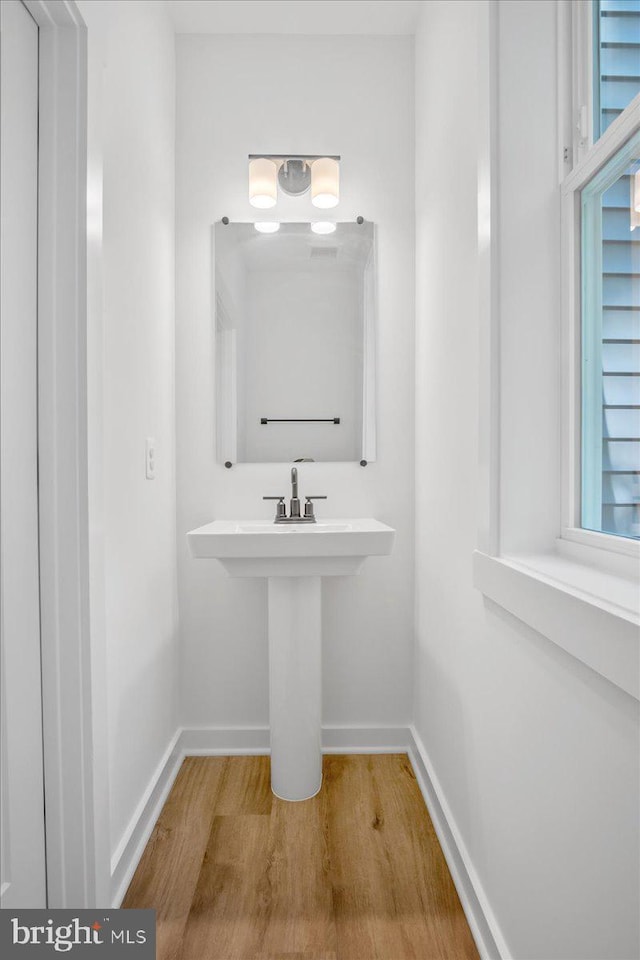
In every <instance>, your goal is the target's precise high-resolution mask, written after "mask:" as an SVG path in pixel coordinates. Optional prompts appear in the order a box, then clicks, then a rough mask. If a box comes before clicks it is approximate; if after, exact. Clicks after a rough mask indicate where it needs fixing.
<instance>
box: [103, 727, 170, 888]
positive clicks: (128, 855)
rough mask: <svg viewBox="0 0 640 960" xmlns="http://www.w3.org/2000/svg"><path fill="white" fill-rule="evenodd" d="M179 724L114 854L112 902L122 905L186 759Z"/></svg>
mask: <svg viewBox="0 0 640 960" xmlns="http://www.w3.org/2000/svg"><path fill="white" fill-rule="evenodd" d="M181 735H182V730H181V729H180V728H178V730H176V732H175V734H174V735H173V737H172V738H171V741H170V742H169V745H168V746H167V749H166V750H165V752H164V755H163V757H162V759H161V761H160V763H159V764H158V766H157V767H156V769H155V771H154V772H153V775H152V777H151V779H150V780H149V783H148V784H147V789H146V790H145V792H144V793H143V795H142V797H141V798H140V803H139V804H138V806H137V807H136V810H135V813H134V815H133V817H132V818H131V820H130V822H129V825H128V827H127V829H126V830H125V832H124V834H123V836H122V839H121V840H120V843H119V844H118V846H117V847H116V850H115V852H114V854H113V856H112V857H111V906H112V907H119V906H120V904H121V903H122V900H123V898H124V895H125V893H126V892H127V887H128V886H129V884H130V883H131V879H132V877H133V875H134V873H135V871H136V867H137V866H138V864H139V862H140V859H141V857H142V854H143V853H144V848H145V847H146V845H147V842H148V840H149V837H150V836H151V832H152V830H153V828H154V827H155V825H156V821H157V819H158V817H159V816H160V811H161V810H162V807H163V806H164V802H165V800H166V799H167V797H168V796H169V791H170V790H171V787H172V786H173V782H174V780H175V778H176V777H177V775H178V770H179V769H180V765H181V764H182V761H183V759H184V753H183V752H182V747H181V743H180V738H181Z"/></svg>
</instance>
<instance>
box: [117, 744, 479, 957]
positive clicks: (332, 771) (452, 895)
mask: <svg viewBox="0 0 640 960" xmlns="http://www.w3.org/2000/svg"><path fill="white" fill-rule="evenodd" d="M323 772H324V778H323V786H322V790H321V792H320V793H319V794H318V796H317V797H314V798H313V799H312V800H305V801H303V802H301V803H286V802H285V801H283V800H278V799H277V798H276V797H274V796H273V795H272V793H271V790H270V787H269V758H268V757H189V758H187V759H186V760H185V761H184V763H183V765H182V767H181V769H180V773H179V774H178V777H177V779H176V782H175V784H174V786H173V789H172V791H171V794H170V796H169V798H168V800H167V802H166V804H165V806H164V808H163V811H162V814H161V815H160V818H159V820H158V823H157V824H156V827H155V829H154V831H153V834H152V836H151V838H150V840H149V843H148V844H147V847H146V850H145V852H144V855H143V857H142V860H141V862H140V864H139V866H138V869H137V871H136V873H135V875H134V877H133V880H132V882H131V885H130V887H129V889H128V891H127V894H126V897H125V899H124V902H123V904H122V905H123V907H154V908H155V909H156V910H157V918H158V928H157V937H158V950H157V958H158V960H472V958H473V960H477V958H478V952H477V950H476V947H475V944H474V942H473V939H472V937H471V933H470V931H469V927H468V925H467V921H466V918H465V916H464V913H463V911H462V907H461V906H460V901H459V900H458V895H457V893H456V890H455V887H454V886H453V882H452V880H451V877H450V875H449V871H448V869H447V865H446V863H445V860H444V857H443V855H442V851H441V849H440V846H439V844H438V840H437V838H436V835H435V832H434V829H433V825H432V823H431V820H430V818H429V815H428V813H427V810H426V808H425V806H424V801H423V799H422V795H421V793H420V790H419V788H418V785H417V783H416V780H415V777H414V774H413V770H412V768H411V764H410V763H409V760H408V758H407V757H406V756H405V755H403V754H393V755H376V756H325V757H324V766H323Z"/></svg>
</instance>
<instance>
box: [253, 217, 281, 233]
mask: <svg viewBox="0 0 640 960" xmlns="http://www.w3.org/2000/svg"><path fill="white" fill-rule="evenodd" d="M254 227H255V228H256V230H257V231H258V233H277V232H278V230H279V229H280V224H279V223H276V222H275V221H271V220H263V221H262V222H258V223H254Z"/></svg>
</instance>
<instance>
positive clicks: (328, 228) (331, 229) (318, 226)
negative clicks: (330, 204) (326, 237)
mask: <svg viewBox="0 0 640 960" xmlns="http://www.w3.org/2000/svg"><path fill="white" fill-rule="evenodd" d="M311 229H312V230H313V232H314V233H321V234H326V233H335V229H336V225H335V223H331V222H330V221H329V220H316V221H315V222H314V223H312V224H311Z"/></svg>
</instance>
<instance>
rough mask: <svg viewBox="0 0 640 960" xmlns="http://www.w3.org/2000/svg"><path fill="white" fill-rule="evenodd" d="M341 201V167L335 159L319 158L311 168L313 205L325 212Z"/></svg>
mask: <svg viewBox="0 0 640 960" xmlns="http://www.w3.org/2000/svg"><path fill="white" fill-rule="evenodd" d="M339 199H340V166H339V164H338V161H337V160H336V159H335V158H334V157H319V158H318V159H317V160H315V161H314V162H313V164H312V166H311V203H312V204H313V205H314V207H322V209H323V210H326V209H328V208H329V207H335V206H337V204H338V200H339Z"/></svg>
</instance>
